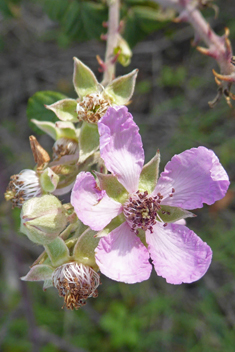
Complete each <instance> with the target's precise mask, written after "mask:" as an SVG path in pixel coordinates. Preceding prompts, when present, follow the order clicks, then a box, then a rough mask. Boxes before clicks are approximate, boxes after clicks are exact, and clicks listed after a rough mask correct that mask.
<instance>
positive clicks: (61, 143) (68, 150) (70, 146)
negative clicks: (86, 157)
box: [52, 138, 78, 160]
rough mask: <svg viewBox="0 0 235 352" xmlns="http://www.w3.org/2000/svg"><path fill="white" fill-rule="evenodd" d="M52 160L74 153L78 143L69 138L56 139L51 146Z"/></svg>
mask: <svg viewBox="0 0 235 352" xmlns="http://www.w3.org/2000/svg"><path fill="white" fill-rule="evenodd" d="M52 151H53V154H52V156H53V160H59V159H60V158H61V157H62V156H65V155H71V154H75V153H76V152H77V151H78V143H77V142H76V141H73V140H71V139H67V138H60V139H58V140H57V141H56V142H55V144H54V146H53V148H52Z"/></svg>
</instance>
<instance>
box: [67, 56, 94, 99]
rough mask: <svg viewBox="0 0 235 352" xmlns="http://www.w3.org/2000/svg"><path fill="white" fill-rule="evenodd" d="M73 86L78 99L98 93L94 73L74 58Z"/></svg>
mask: <svg viewBox="0 0 235 352" xmlns="http://www.w3.org/2000/svg"><path fill="white" fill-rule="evenodd" d="M73 84H74V88H75V90H76V92H77V94H78V96H79V97H80V98H82V97H84V96H85V95H88V94H91V93H95V92H97V91H98V84H99V83H98V81H97V79H96V77H95V75H94V73H93V72H92V71H91V69H90V68H89V67H88V66H86V65H85V64H84V63H83V62H82V61H80V60H78V59H77V58H76V57H74V73H73Z"/></svg>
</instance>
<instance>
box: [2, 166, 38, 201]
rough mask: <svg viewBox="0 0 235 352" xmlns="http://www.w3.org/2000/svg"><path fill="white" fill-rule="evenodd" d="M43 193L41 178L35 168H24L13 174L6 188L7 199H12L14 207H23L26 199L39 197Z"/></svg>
mask: <svg viewBox="0 0 235 352" xmlns="http://www.w3.org/2000/svg"><path fill="white" fill-rule="evenodd" d="M41 193H42V191H41V187H40V183H39V178H38V176H37V174H36V172H35V171H33V170H23V171H21V172H20V173H19V174H17V175H12V176H11V178H10V182H9V184H8V187H7V189H6V193H5V199H6V200H11V202H12V207H13V208H14V207H18V208H21V207H22V204H23V203H24V202H26V200H28V199H30V198H33V197H38V196H40V195H41Z"/></svg>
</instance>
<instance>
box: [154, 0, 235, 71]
mask: <svg viewBox="0 0 235 352" xmlns="http://www.w3.org/2000/svg"><path fill="white" fill-rule="evenodd" d="M155 2H157V3H159V4H160V5H162V6H163V7H171V8H173V9H175V10H176V11H177V12H179V14H180V15H179V17H178V19H179V20H181V21H186V22H189V23H190V24H191V26H192V27H193V28H194V31H195V35H196V36H195V37H196V39H197V40H203V41H204V43H205V44H206V45H207V46H208V49H205V50H203V49H204V48H198V50H199V51H200V52H202V53H203V54H205V55H208V56H211V57H213V58H214V59H215V60H216V61H217V63H218V65H219V67H220V70H221V73H222V74H225V75H229V74H231V73H232V72H234V66H233V65H232V64H231V62H230V61H231V58H232V48H231V46H230V42H229V40H228V38H226V37H227V35H228V34H227V35H225V36H222V37H220V36H218V35H217V34H216V33H215V32H214V31H213V29H212V28H211V27H210V25H209V23H208V22H207V21H206V20H205V18H204V17H203V16H202V14H201V12H200V11H199V10H198V7H197V4H196V3H195V2H193V1H190V0H155ZM200 49H202V50H200Z"/></svg>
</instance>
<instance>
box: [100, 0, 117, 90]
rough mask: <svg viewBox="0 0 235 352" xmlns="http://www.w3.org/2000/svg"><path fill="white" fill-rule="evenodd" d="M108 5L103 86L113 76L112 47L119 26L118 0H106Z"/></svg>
mask: <svg viewBox="0 0 235 352" xmlns="http://www.w3.org/2000/svg"><path fill="white" fill-rule="evenodd" d="M107 3H108V6H109V15H108V33H107V46H106V53H105V70H104V77H103V81H102V85H103V86H104V87H105V86H106V85H107V84H109V83H110V82H111V81H112V80H113V78H114V76H115V68H116V62H114V60H113V57H114V54H113V52H114V49H115V47H116V46H117V42H118V27H119V0H107Z"/></svg>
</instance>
